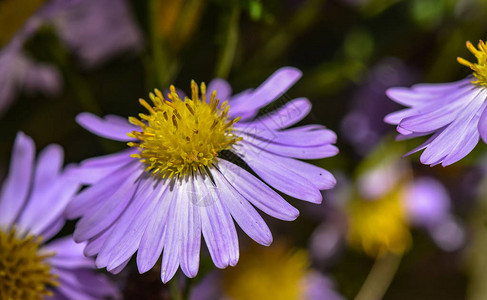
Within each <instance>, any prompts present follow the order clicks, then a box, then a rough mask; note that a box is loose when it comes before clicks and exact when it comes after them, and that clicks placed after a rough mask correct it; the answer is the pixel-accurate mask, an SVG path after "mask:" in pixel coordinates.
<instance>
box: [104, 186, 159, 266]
mask: <svg viewBox="0 0 487 300" xmlns="http://www.w3.org/2000/svg"><path fill="white" fill-rule="evenodd" d="M134 185H136V186H137V190H136V192H135V194H134V196H133V199H132V201H131V203H130V204H129V205H128V206H127V207H126V208H125V210H124V212H123V214H122V215H121V216H120V218H119V219H118V220H117V221H116V223H115V224H113V225H112V226H113V227H114V229H113V231H112V233H111V235H110V237H108V239H107V240H106V242H105V244H104V245H103V248H102V250H101V251H100V253H99V254H98V257H97V260H96V263H97V266H100V265H101V262H102V261H106V264H107V270H108V271H111V270H112V269H113V268H116V267H118V266H119V265H120V264H122V263H123V262H124V261H125V260H127V259H128V258H130V257H131V256H132V255H133V254H134V253H135V251H137V248H138V247H139V244H140V240H141V239H142V235H143V234H144V231H145V228H146V227H147V223H148V221H149V219H148V217H149V216H150V214H151V213H152V212H153V210H154V207H155V205H156V203H157V202H156V201H153V197H154V196H158V195H159V193H158V191H155V189H156V188H157V187H155V186H154V185H155V181H154V180H152V178H141V179H140V183H138V184H134Z"/></svg>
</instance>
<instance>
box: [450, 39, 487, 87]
mask: <svg viewBox="0 0 487 300" xmlns="http://www.w3.org/2000/svg"><path fill="white" fill-rule="evenodd" d="M467 49H468V50H469V51H470V52H472V54H473V55H475V57H476V58H477V63H471V62H469V61H468V60H466V59H463V58H461V57H457V61H458V62H459V63H460V64H462V65H464V66H466V67H469V68H470V69H472V71H473V75H474V76H475V78H476V79H475V80H474V81H472V83H473V84H476V85H479V86H487V44H486V43H484V42H483V41H479V44H478V46H477V48H475V46H474V45H472V43H470V42H467Z"/></svg>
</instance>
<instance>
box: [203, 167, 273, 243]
mask: <svg viewBox="0 0 487 300" xmlns="http://www.w3.org/2000/svg"><path fill="white" fill-rule="evenodd" d="M212 174H213V176H214V178H215V183H216V187H217V189H218V193H219V194H220V195H221V197H222V198H223V199H225V200H224V205H225V207H226V208H227V209H228V211H229V212H230V214H231V215H232V217H233V218H234V219H235V221H236V222H237V223H238V225H239V226H240V228H242V230H243V231H244V232H245V233H246V234H247V235H248V236H249V237H250V238H252V239H253V240H254V241H256V242H257V243H259V244H261V245H264V246H268V245H270V244H271V243H272V234H271V232H270V230H269V227H267V225H266V223H265V222H264V220H263V219H262V217H261V216H260V215H259V213H258V212H257V211H256V210H255V209H254V208H253V207H252V205H250V203H249V202H248V201H247V200H246V199H245V198H244V197H243V196H242V195H240V194H239V193H238V191H236V190H235V188H234V187H233V186H232V185H231V183H229V182H228V181H227V179H225V177H224V176H223V175H222V174H220V172H213V173H212Z"/></svg>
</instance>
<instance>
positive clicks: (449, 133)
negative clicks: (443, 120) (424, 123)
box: [421, 92, 485, 165]
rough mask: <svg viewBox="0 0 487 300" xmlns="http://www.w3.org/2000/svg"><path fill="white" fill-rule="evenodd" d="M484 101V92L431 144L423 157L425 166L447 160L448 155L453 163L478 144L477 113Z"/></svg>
mask: <svg viewBox="0 0 487 300" xmlns="http://www.w3.org/2000/svg"><path fill="white" fill-rule="evenodd" d="M484 99H485V97H484V96H483V92H482V93H480V94H479V95H478V96H477V97H476V98H475V99H474V100H473V101H472V102H470V103H469V105H468V106H467V107H466V108H465V110H464V111H462V114H461V116H459V117H458V118H457V119H456V120H455V121H454V122H452V123H451V124H450V125H449V126H448V127H446V128H445V129H444V130H443V131H442V133H441V134H440V135H438V137H437V138H436V139H435V140H434V141H432V142H431V144H430V145H429V146H428V147H427V148H426V149H425V151H424V152H423V154H422V155H421V162H422V163H423V164H430V165H431V164H434V163H436V162H439V161H442V160H443V159H445V157H446V156H447V155H448V156H449V159H448V163H453V162H456V161H458V160H460V159H462V158H463V157H465V155H467V154H468V153H469V152H470V151H471V149H472V144H474V145H473V146H475V144H476V143H477V142H478V138H479V137H478V131H477V124H478V119H479V116H478V115H476V113H477V112H478V111H479V109H480V108H481V106H483V105H484ZM472 135H473V136H472ZM452 137H455V138H452Z"/></svg>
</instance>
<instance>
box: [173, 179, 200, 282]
mask: <svg viewBox="0 0 487 300" xmlns="http://www.w3.org/2000/svg"><path fill="white" fill-rule="evenodd" d="M178 193H179V195H180V197H178V203H177V206H176V209H177V212H176V213H177V215H178V220H179V222H180V225H179V237H180V244H179V263H180V264H181V270H183V272H184V274H186V276H188V277H189V278H193V277H195V276H196V274H198V269H199V263H200V245H201V220H200V213H199V207H198V206H197V205H196V203H197V201H198V198H199V197H200V196H201V195H198V194H197V193H196V192H195V190H194V186H193V181H190V182H185V183H184V184H183V186H182V189H181V190H180V191H179V192H178Z"/></svg>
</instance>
